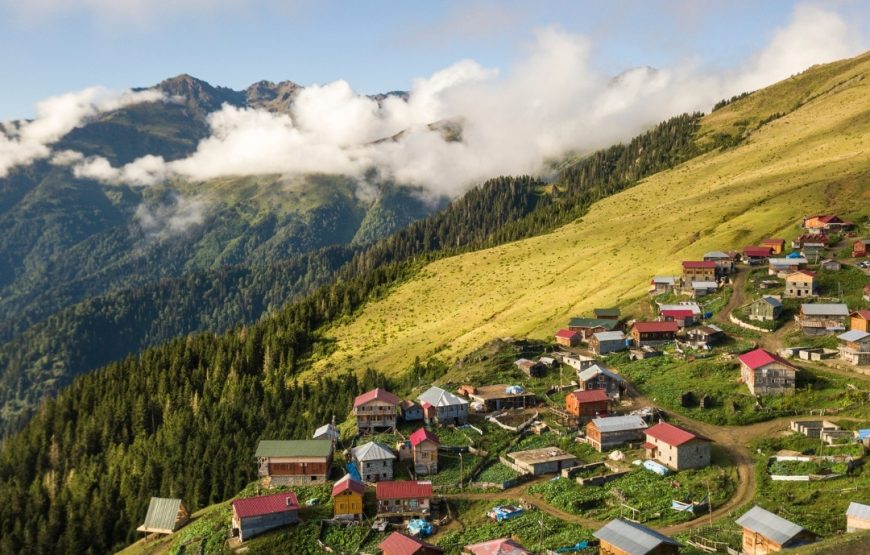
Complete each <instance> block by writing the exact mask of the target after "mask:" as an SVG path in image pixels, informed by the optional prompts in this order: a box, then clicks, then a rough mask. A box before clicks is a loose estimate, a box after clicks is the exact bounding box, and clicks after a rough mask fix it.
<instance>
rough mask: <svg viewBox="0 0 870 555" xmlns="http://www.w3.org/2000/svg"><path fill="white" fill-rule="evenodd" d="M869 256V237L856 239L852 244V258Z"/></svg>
mask: <svg viewBox="0 0 870 555" xmlns="http://www.w3.org/2000/svg"><path fill="white" fill-rule="evenodd" d="M865 256H870V239H858V240H857V241H855V242H854V243H853V244H852V258H864V257H865Z"/></svg>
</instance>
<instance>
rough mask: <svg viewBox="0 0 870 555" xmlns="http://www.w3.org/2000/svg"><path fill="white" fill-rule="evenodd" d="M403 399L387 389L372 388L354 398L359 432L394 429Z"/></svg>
mask: <svg viewBox="0 0 870 555" xmlns="http://www.w3.org/2000/svg"><path fill="white" fill-rule="evenodd" d="M401 404H402V400H401V399H399V398H398V397H397V396H395V395H393V394H392V393H390V392H389V391H387V390H386V389H381V388H377V389H372V390H371V391H367V392H366V393H363V394H362V395H357V397H356V398H355V399H354V400H353V416H354V418H356V426H357V428H358V429H359V433H361V434H367V433H374V432H381V431H394V430H395V429H396V420H397V419H398V417H399V405H401Z"/></svg>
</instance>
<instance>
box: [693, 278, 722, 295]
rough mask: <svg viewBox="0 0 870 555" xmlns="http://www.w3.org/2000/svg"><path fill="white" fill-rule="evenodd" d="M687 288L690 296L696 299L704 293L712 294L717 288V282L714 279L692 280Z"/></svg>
mask: <svg viewBox="0 0 870 555" xmlns="http://www.w3.org/2000/svg"><path fill="white" fill-rule="evenodd" d="M689 288H690V289H691V292H692V296H693V297H695V298H696V299H697V298H698V297H703V296H705V295H712V294H713V293H715V292H716V291H718V290H719V284H718V283H716V282H715V281H693V282H692V283H691V284H690V286H689Z"/></svg>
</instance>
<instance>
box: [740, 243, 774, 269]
mask: <svg viewBox="0 0 870 555" xmlns="http://www.w3.org/2000/svg"><path fill="white" fill-rule="evenodd" d="M769 257H770V247H744V248H743V259H744V260H745V261H746V263H747V264H749V265H750V266H755V265H756V264H763V263H764V262H765V261H766V260H767V259H768V258H769Z"/></svg>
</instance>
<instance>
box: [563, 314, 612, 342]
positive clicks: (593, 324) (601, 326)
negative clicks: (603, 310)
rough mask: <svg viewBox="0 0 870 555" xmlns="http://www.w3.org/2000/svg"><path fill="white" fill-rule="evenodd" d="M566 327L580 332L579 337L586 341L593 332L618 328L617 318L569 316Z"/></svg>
mask: <svg viewBox="0 0 870 555" xmlns="http://www.w3.org/2000/svg"><path fill="white" fill-rule="evenodd" d="M568 329H569V330H571V331H576V332H577V333H579V334H580V339H582V340H583V341H588V340H589V338H590V337H592V334H593V333H598V332H602V331H613V330H616V329H619V320H610V319H607V318H571V320H569V321H568Z"/></svg>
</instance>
